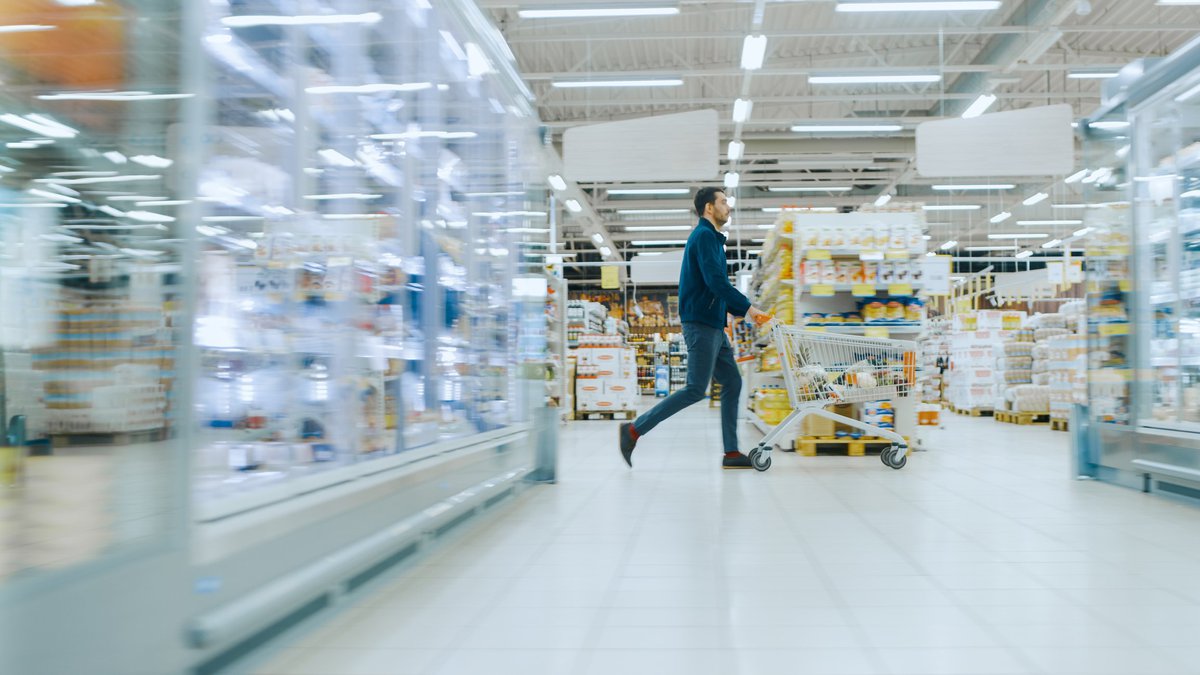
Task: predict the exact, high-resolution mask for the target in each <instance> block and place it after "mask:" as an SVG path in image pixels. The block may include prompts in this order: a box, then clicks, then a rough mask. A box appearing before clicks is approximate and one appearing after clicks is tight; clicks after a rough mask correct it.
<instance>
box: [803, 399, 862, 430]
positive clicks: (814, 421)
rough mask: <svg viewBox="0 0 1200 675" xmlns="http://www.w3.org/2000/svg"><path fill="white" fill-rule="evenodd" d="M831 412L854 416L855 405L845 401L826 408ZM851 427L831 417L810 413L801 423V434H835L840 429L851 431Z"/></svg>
mask: <svg viewBox="0 0 1200 675" xmlns="http://www.w3.org/2000/svg"><path fill="white" fill-rule="evenodd" d="M826 410H828V411H829V412H832V413H836V414H838V415H844V416H846V417H850V418H853V417H854V405H853V404H851V403H843V404H841V405H833V406H829V407H827V408H826ZM850 430H851V427H848V426H846V425H845V424H841V423H840V422H834V421H833V420H831V419H827V418H824V417H819V416H817V415H809V416H808V417H805V418H804V420H803V421H802V422H801V423H800V435H801V436H834V435H836V434H837V432H838V431H850Z"/></svg>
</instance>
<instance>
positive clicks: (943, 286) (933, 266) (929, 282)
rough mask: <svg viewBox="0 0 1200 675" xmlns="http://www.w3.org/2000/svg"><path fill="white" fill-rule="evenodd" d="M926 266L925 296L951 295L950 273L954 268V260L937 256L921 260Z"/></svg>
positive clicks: (945, 256)
mask: <svg viewBox="0 0 1200 675" xmlns="http://www.w3.org/2000/svg"><path fill="white" fill-rule="evenodd" d="M921 262H922V264H924V265H925V270H924V272H925V294H926V295H950V272H951V270H952V269H953V267H954V258H953V257H952V256H948V255H935V256H930V257H925V258H921Z"/></svg>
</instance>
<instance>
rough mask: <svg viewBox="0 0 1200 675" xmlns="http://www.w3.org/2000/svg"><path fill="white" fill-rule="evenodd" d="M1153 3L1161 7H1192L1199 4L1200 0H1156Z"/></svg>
mask: <svg viewBox="0 0 1200 675" xmlns="http://www.w3.org/2000/svg"><path fill="white" fill-rule="evenodd" d="M1154 4H1156V5H1160V6H1162V7H1194V6H1196V5H1200V0H1158V2H1156V3H1154Z"/></svg>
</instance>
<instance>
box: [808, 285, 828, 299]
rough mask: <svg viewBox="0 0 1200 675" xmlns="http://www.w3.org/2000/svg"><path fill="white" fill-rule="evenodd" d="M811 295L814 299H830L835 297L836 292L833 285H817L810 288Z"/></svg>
mask: <svg viewBox="0 0 1200 675" xmlns="http://www.w3.org/2000/svg"><path fill="white" fill-rule="evenodd" d="M809 293H810V294H811V295H812V296H813V297H814V298H828V297H831V296H832V295H833V293H834V290H833V286H832V285H831V284H816V285H815V286H811V287H809Z"/></svg>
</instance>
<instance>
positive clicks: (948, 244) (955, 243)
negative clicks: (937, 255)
mask: <svg viewBox="0 0 1200 675" xmlns="http://www.w3.org/2000/svg"><path fill="white" fill-rule="evenodd" d="M955 246H958V241H956V240H954V239H951V240H950V241H948V242H946V243H944V244H942V247H941V248H942V250H943V251H949V250H950V249H952V248H954V247H955Z"/></svg>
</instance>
